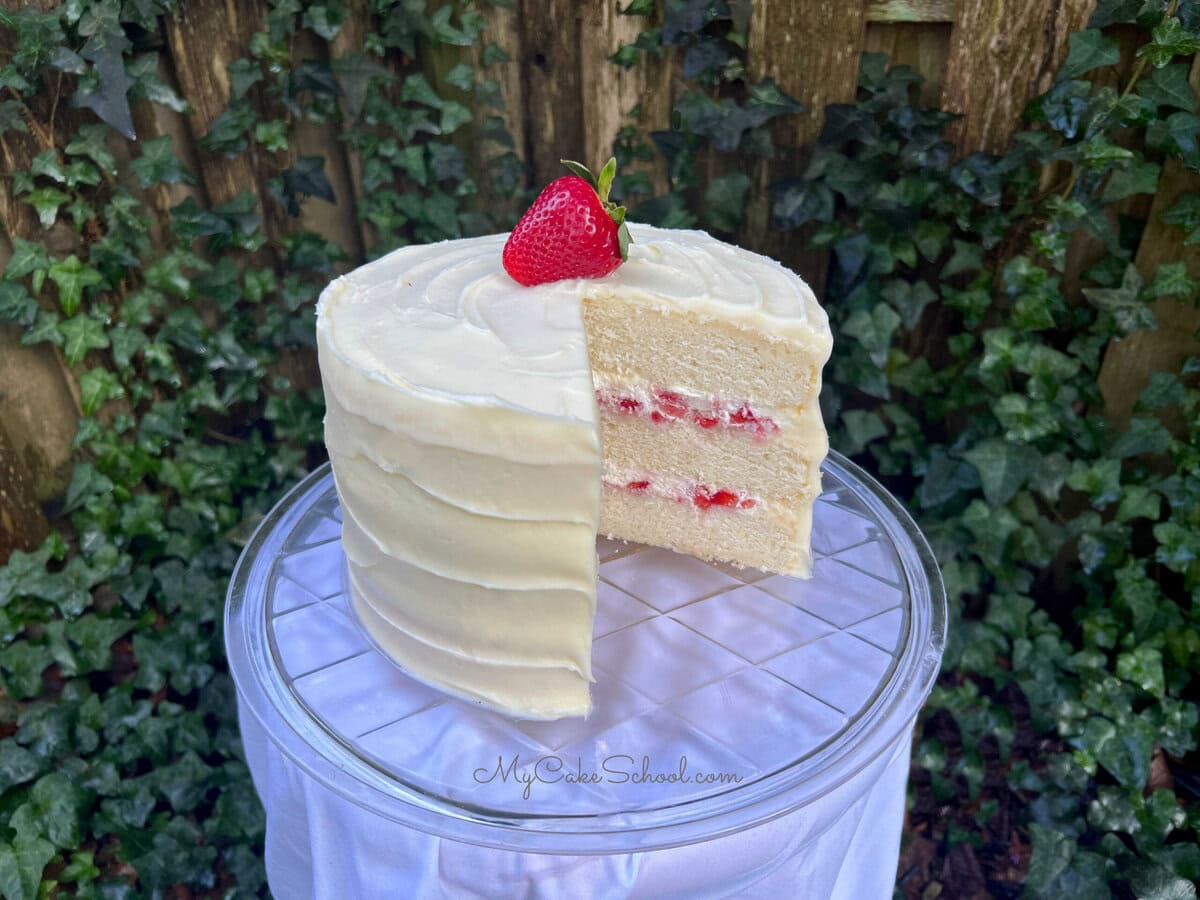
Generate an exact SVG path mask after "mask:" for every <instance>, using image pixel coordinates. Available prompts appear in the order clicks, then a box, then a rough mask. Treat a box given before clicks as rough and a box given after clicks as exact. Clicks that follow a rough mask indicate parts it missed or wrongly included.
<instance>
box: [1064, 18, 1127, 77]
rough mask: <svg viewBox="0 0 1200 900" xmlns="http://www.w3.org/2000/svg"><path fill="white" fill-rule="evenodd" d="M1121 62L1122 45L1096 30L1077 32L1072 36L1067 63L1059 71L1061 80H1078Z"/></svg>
mask: <svg viewBox="0 0 1200 900" xmlns="http://www.w3.org/2000/svg"><path fill="white" fill-rule="evenodd" d="M1120 61H1121V44H1120V42H1119V41H1118V40H1117V39H1116V38H1115V37H1110V36H1108V35H1106V34H1103V33H1101V32H1100V31H1098V30H1096V29H1088V30H1086V31H1077V32H1076V33H1075V34H1073V35H1071V49H1070V51H1069V52H1068V53H1067V61H1066V62H1065V63H1063V66H1062V69H1061V70H1060V71H1059V77H1060V78H1078V77H1079V76H1080V75H1082V74H1084V73H1085V72H1090V71H1092V69H1098V68H1100V67H1101V66H1115V65H1116V64H1117V63H1118V62H1120Z"/></svg>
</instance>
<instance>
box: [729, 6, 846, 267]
mask: <svg viewBox="0 0 1200 900" xmlns="http://www.w3.org/2000/svg"><path fill="white" fill-rule="evenodd" d="M866 8H867V4H866V2H865V0H848V2H845V3H838V4H833V3H826V2H824V0H778V2H773V3H769V4H768V3H763V4H759V5H756V6H755V7H754V10H753V12H752V13H751V16H750V34H749V36H748V43H747V57H748V69H749V72H750V76H751V77H752V78H754V79H759V78H774V79H775V81H776V82H777V83H778V84H779V86H780V88H782V89H783V90H784V91H786V92H787V93H789V94H791V95H792V96H793V97H796V98H797V99H798V100H800V101H801V102H802V103H803V104H804V106H805V111H804V112H803V113H801V114H800V115H797V116H791V117H789V118H788V119H787V120H786V121H783V122H780V123H778V124H777V126H776V128H775V135H776V140H777V146H778V147H780V148H794V149H789V150H787V151H785V152H780V153H777V154H776V159H775V160H772V161H771V162H761V163H757V164H755V167H754V175H753V178H754V187H753V188H752V194H751V196H752V198H753V200H752V202H751V204H750V208H749V209H748V210H747V212H746V225H745V228H744V229H743V235H742V241H743V243H745V244H746V245H747V246H749V247H752V248H754V249H757V250H760V251H761V252H764V253H767V254H769V255H771V256H774V257H776V258H777V259H780V260H782V261H783V262H785V263H787V264H788V265H791V266H793V267H794V268H796V269H797V271H799V272H800V274H801V275H803V276H804V277H805V278H806V279H807V280H808V281H809V283H810V284H812V285H813V288H814V289H815V290H817V291H820V290H821V289H822V286H823V284H824V276H825V265H826V255H825V254H817V253H813V252H811V251H808V250H806V249H805V245H806V243H807V234H805V233H804V232H789V233H787V234H782V233H780V232H777V231H775V230H773V229H772V228H771V224H770V212H771V198H770V197H769V195H768V194H767V186H768V185H769V184H770V183H771V182H773V181H775V180H777V179H780V178H783V177H788V176H795V175H799V174H800V173H801V172H803V171H804V166H805V165H806V164H807V162H808V158H809V156H810V155H811V150H812V146H813V144H814V143H815V142H816V140H817V137H818V136H819V135H820V133H821V127H822V125H823V123H824V118H825V106H826V104H829V103H850V102H852V101H853V100H854V96H855V93H856V89H857V84H858V62H859V57H860V55H861V51H862V45H863V34H864V30H865V27H866Z"/></svg>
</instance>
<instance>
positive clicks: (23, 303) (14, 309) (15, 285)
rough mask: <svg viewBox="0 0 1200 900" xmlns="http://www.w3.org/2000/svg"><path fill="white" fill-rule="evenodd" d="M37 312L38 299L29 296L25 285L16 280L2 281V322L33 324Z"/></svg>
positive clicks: (0, 304)
mask: <svg viewBox="0 0 1200 900" xmlns="http://www.w3.org/2000/svg"><path fill="white" fill-rule="evenodd" d="M37 312H38V305H37V301H36V300H34V299H33V298H32V297H30V296H29V292H28V291H27V290H25V285H23V284H21V283H20V282H16V281H0V322H8V323H11V324H13V325H21V326H26V325H32V324H33V321H34V319H36V318H37Z"/></svg>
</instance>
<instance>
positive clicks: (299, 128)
mask: <svg viewBox="0 0 1200 900" xmlns="http://www.w3.org/2000/svg"><path fill="white" fill-rule="evenodd" d="M292 58H293V59H294V60H295V61H296V62H297V63H301V62H303V61H305V60H321V61H323V62H326V63H327V62H329V59H330V58H329V49H328V45H327V44H326V43H325V42H324V41H322V40H320V39H319V38H317V36H316V35H314V34H312V33H311V32H308V31H301V32H299V33H297V35H296V37H295V40H294V42H293V46H292ZM292 144H293V147H294V151H295V154H296V156H321V157H324V159H325V177H326V178H327V179H329V186H330V187H331V188H332V189H333V196H334V202H333V203H330V202H328V201H326V200H322V199H321V198H320V197H308V198H305V199H304V200H302V201H301V205H300V218H299V221H298V222H287V223H285V224H286V225H287V226H288V227H289V229H291V228H294V227H295V226H296V225H299V227H300V228H302V229H304V230H306V231H313V232H316V233H317V234H319V235H321V237H323V238H325V239H326V240H327V241H332V242H333V243H335V244H337V245H338V246H339V247H341V248H342V249H343V250H345V251H346V255H347V257H348V258H349V259H348V261H347V262H346V263H345V264H343V265H342V266H341V270H343V271H345V270H348V269H349V268H352V267H353V266H355V265H357V264H358V263H359V262H361V261H362V260H363V259H364V258H365V257H364V246H363V238H362V232H361V231H360V230H359V227H358V202H357V197H356V195H355V192H354V185H353V182H352V181H351V176H350V167H349V163H348V162H347V161H346V148H345V145H344V144H343V143H342V142H341V141H339V140H338V126H337V124H336V123H334V122H332V121H330V122H322V123H320V124H317V123H315V122H310V121H308V120H307V119H305V118H301V119H299V120H298V121H297V122H296V126H295V131H294V133H293V141H292Z"/></svg>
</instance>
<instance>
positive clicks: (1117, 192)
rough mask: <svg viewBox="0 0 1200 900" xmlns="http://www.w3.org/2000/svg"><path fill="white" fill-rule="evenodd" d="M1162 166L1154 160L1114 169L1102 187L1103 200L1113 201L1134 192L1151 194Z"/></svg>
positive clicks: (1155, 186)
mask: <svg viewBox="0 0 1200 900" xmlns="http://www.w3.org/2000/svg"><path fill="white" fill-rule="evenodd" d="M1161 171H1162V166H1160V165H1159V164H1158V163H1155V162H1135V163H1133V164H1132V165H1131V166H1129V167H1128V168H1124V169H1116V170H1115V171H1114V172H1113V173H1112V177H1111V178H1109V181H1108V186H1107V187H1105V189H1104V202H1105V203H1115V202H1116V201H1117V200H1124V199H1125V198H1126V197H1131V196H1133V195H1134V194H1153V193H1154V192H1155V191H1157V190H1158V176H1159V173H1160V172H1161Z"/></svg>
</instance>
